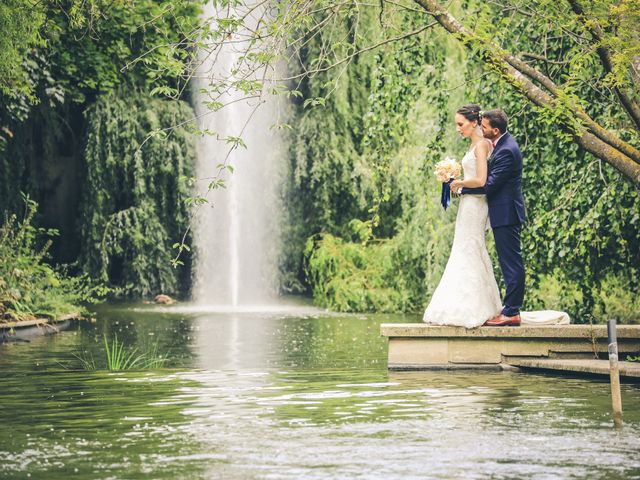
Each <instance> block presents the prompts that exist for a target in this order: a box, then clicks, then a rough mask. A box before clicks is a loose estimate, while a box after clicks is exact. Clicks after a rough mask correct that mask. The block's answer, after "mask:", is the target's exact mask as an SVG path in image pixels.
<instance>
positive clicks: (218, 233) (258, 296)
mask: <svg viewBox="0 0 640 480" xmlns="http://www.w3.org/2000/svg"><path fill="white" fill-rule="evenodd" d="M218 15H219V13H218V12H217V11H216V10H215V8H214V7H213V6H212V5H211V4H207V5H206V6H205V8H204V14H203V16H204V17H205V18H209V19H210V18H218ZM226 15H228V12H225V14H224V15H223V16H226ZM240 56H241V53H240V51H239V50H238V46H237V45H236V46H234V45H233V44H232V43H229V44H225V45H224V46H223V47H222V50H221V51H219V52H216V53H215V55H209V56H205V53H204V52H201V65H200V67H199V68H198V71H197V75H196V76H197V79H196V82H195V89H194V97H195V104H196V114H197V115H198V118H199V128H200V129H201V130H205V129H206V130H208V131H210V132H215V134H213V135H203V136H202V137H200V138H199V139H198V142H197V167H196V177H197V179H198V182H197V188H198V192H203V191H206V190H207V185H208V184H209V183H210V182H211V180H212V178H213V177H214V176H215V174H216V172H217V171H218V165H219V164H222V163H224V162H225V157H227V154H228V152H229V149H230V148H231V144H229V143H226V142H225V141H224V140H223V139H224V138H225V137H229V136H233V137H242V140H243V141H244V143H245V144H246V149H245V148H243V147H241V146H240V147H238V148H236V149H235V150H233V151H232V153H231V154H230V156H229V158H228V160H227V163H228V164H229V165H231V166H232V167H233V173H231V172H230V171H226V170H225V171H224V172H223V174H222V175H221V177H220V178H222V179H223V180H224V181H225V183H226V188H218V189H215V190H213V191H210V192H209V193H208V194H207V198H208V200H209V203H208V204H205V205H202V206H200V207H196V208H197V211H196V216H195V221H194V222H193V238H194V246H195V266H194V283H193V291H192V297H193V300H194V301H195V302H196V303H199V304H207V305H230V306H239V305H255V304H265V303H268V302H269V301H270V300H273V298H274V297H275V285H276V279H277V258H278V254H279V243H280V242H279V233H278V225H279V212H280V210H281V206H280V204H279V194H278V193H279V186H280V179H281V178H282V175H281V171H282V165H283V164H284V159H285V150H284V149H283V148H282V141H281V140H280V138H279V135H278V134H277V131H276V130H274V129H272V128H271V127H272V125H274V124H275V123H278V121H279V120H278V118H279V117H280V116H282V115H283V112H282V111H281V110H282V108H283V105H284V102H283V101H282V100H279V99H278V98H275V97H270V98H268V97H265V98H263V99H252V100H243V99H242V98H243V97H244V94H243V93H241V92H231V93H229V94H225V96H224V97H223V98H221V99H220V101H222V102H223V103H225V104H227V105H226V106H225V107H224V108H222V109H221V110H218V111H216V112H210V110H209V108H208V107H207V106H206V105H205V104H204V103H205V102H207V101H210V100H211V99H210V98H209V96H208V95H207V94H204V93H202V92H201V89H202V88H206V87H207V86H208V85H209V82H210V80H209V79H211V78H217V79H220V78H223V77H229V75H230V72H231V71H232V70H233V68H234V65H236V64H237V62H238V59H239V58H240ZM261 101H264V103H262V104H261V105H260V106H259V108H258V109H257V110H256V109H255V107H256V105H257V104H258V102H261ZM229 102H231V103H229ZM247 121H248V124H247ZM280 121H281V120H280ZM245 124H246V127H245ZM243 129H244V132H243ZM221 139H222V140H221Z"/></svg>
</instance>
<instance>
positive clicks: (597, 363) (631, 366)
mask: <svg viewBox="0 0 640 480" xmlns="http://www.w3.org/2000/svg"><path fill="white" fill-rule="evenodd" d="M505 361H506V362H507V363H508V364H509V365H512V366H514V367H521V368H535V369H540V370H561V371H566V372H576V373H592V374H596V375H607V376H608V375H609V361H608V360H592V359H560V358H507V359H506V360H505ZM618 366H619V369H620V376H622V377H629V378H640V363H636V362H618Z"/></svg>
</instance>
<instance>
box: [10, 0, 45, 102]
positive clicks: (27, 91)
mask: <svg viewBox="0 0 640 480" xmlns="http://www.w3.org/2000/svg"><path fill="white" fill-rule="evenodd" d="M44 20H45V15H44V9H43V8H42V6H41V5H39V4H36V5H27V4H26V3H25V2H24V0H5V1H3V2H2V3H1V4H0V26H1V27H0V28H1V29H2V30H1V35H0V93H2V95H7V96H11V97H15V96H17V95H25V96H30V95H32V92H33V85H32V83H31V82H30V76H29V69H28V68H29V65H27V64H25V57H26V56H27V53H28V52H29V50H30V49H32V48H36V47H42V46H44V44H45V42H44V39H43V38H42V37H41V36H40V28H41V26H42V24H43V22H44Z"/></svg>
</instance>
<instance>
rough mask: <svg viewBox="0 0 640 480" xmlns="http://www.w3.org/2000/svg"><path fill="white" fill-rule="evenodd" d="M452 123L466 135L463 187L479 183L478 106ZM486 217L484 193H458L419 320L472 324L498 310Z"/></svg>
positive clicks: (485, 154)
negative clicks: (442, 259)
mask: <svg viewBox="0 0 640 480" xmlns="http://www.w3.org/2000/svg"><path fill="white" fill-rule="evenodd" d="M455 123H456V130H457V131H458V133H459V134H460V135H462V136H463V137H465V138H467V139H469V140H470V145H469V150H468V151H467V153H466V154H465V155H464V157H462V161H461V163H462V169H463V173H464V186H465V187H469V188H473V187H482V186H484V184H485V182H486V181H487V159H488V158H489V155H490V154H491V150H492V146H491V141H490V140H487V139H485V138H484V136H483V135H482V128H481V127H480V125H479V123H480V107H479V106H478V105H465V106H464V107H462V108H460V109H459V110H458V111H457V112H456V116H455ZM488 217H489V207H488V204H487V197H486V195H462V196H461V197H460V203H459V206H458V215H457V217H456V226H455V234H454V237H453V246H452V247H451V255H450V256H449V261H448V262H447V266H446V268H445V270H444V274H443V275H442V279H441V280H440V284H439V285H438V288H436V291H435V292H434V293H433V297H432V298H431V302H430V303H429V306H428V307H427V310H426V311H425V312H424V317H423V320H424V321H425V322H427V323H431V324H435V325H459V326H463V327H467V328H474V327H478V326H480V325H482V324H483V323H484V322H485V321H487V320H489V319H491V318H493V317H495V316H496V315H498V314H499V313H500V311H501V309H502V303H501V301H500V292H499V290H498V284H497V283H496V279H495V276H494V275H493V267H492V265H491V259H490V258H489V252H488V251H487V246H486V243H485V232H486V229H487V221H488Z"/></svg>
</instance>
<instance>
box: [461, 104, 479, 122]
mask: <svg viewBox="0 0 640 480" xmlns="http://www.w3.org/2000/svg"><path fill="white" fill-rule="evenodd" d="M480 111H481V110H480V105H476V104H475V103H470V104H469V105H465V106H463V107H460V108H459V109H458V111H457V112H456V113H459V114H460V115H462V116H463V117H464V118H466V119H467V120H469V121H470V122H473V121H474V120H475V121H476V122H478V123H480V120H481V117H480Z"/></svg>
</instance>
